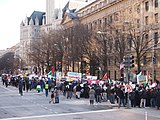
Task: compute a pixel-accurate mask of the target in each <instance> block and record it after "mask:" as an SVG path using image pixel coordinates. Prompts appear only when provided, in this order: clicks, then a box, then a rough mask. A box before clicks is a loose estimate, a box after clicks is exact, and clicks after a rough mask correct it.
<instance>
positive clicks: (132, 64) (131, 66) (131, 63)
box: [129, 55, 134, 68]
mask: <svg viewBox="0 0 160 120" xmlns="http://www.w3.org/2000/svg"><path fill="white" fill-rule="evenodd" d="M129 60H130V68H133V67H134V56H133V55H130V58H129Z"/></svg>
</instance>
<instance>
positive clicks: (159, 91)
mask: <svg viewBox="0 0 160 120" xmlns="http://www.w3.org/2000/svg"><path fill="white" fill-rule="evenodd" d="M156 107H157V110H159V108H160V88H158V89H157V92H156Z"/></svg>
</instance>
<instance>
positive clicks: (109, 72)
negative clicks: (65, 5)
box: [108, 70, 111, 78]
mask: <svg viewBox="0 0 160 120" xmlns="http://www.w3.org/2000/svg"><path fill="white" fill-rule="evenodd" d="M110 76H111V71H110V70H109V71H108V78H110Z"/></svg>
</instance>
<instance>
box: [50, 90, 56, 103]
mask: <svg viewBox="0 0 160 120" xmlns="http://www.w3.org/2000/svg"><path fill="white" fill-rule="evenodd" d="M51 102H53V104H54V103H55V95H54V91H53V90H52V92H51V100H50V101H49V103H51Z"/></svg>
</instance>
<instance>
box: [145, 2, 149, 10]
mask: <svg viewBox="0 0 160 120" xmlns="http://www.w3.org/2000/svg"><path fill="white" fill-rule="evenodd" d="M145 9H146V11H148V10H149V2H148V1H147V2H145Z"/></svg>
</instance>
